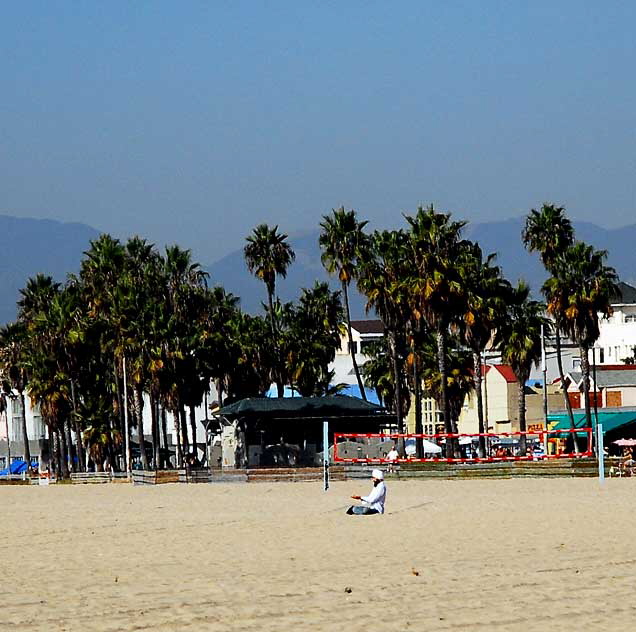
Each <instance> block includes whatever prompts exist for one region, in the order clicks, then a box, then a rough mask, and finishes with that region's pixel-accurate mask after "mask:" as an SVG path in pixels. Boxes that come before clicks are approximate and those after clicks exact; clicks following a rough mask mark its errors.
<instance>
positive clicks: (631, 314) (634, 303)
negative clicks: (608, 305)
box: [590, 282, 636, 364]
mask: <svg viewBox="0 0 636 632" xmlns="http://www.w3.org/2000/svg"><path fill="white" fill-rule="evenodd" d="M619 288H620V291H621V294H622V296H621V297H620V298H617V299H614V300H613V301H612V308H613V310H614V313H613V314H612V315H611V316H610V318H609V319H601V321H600V323H599V324H600V332H601V335H600V336H599V339H598V340H597V341H596V344H595V345H594V349H595V355H596V363H597V364H623V363H624V362H623V361H624V359H627V358H634V355H635V354H634V346H636V288H634V287H632V286H631V285H628V284H627V283H622V282H621V283H619ZM591 361H592V358H591V357H590V362H591Z"/></svg>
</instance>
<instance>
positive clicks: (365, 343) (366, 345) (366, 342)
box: [354, 340, 373, 353]
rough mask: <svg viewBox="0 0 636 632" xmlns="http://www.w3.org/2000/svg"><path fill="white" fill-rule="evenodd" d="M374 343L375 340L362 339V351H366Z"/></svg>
mask: <svg viewBox="0 0 636 632" xmlns="http://www.w3.org/2000/svg"><path fill="white" fill-rule="evenodd" d="M354 344H355V343H354ZM372 344H373V340H361V341H360V352H361V353H364V352H365V351H366V350H367V349H368V348H369V347H370V346H371V345H372Z"/></svg>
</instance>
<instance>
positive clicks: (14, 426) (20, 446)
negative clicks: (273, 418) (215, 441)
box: [0, 394, 212, 470]
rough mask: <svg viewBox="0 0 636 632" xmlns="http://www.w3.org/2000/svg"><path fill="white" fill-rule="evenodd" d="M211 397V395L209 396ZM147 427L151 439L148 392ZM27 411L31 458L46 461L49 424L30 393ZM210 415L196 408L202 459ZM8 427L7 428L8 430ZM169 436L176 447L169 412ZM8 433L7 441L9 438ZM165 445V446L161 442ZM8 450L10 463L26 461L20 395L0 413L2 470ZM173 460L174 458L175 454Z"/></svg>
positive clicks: (174, 432) (0, 463)
mask: <svg viewBox="0 0 636 632" xmlns="http://www.w3.org/2000/svg"><path fill="white" fill-rule="evenodd" d="M208 399H209V400H210V401H211V400H212V398H211V397H210V398H208ZM144 400H145V401H144V412H143V418H144V430H145V435H144V436H145V438H146V440H147V441H148V440H149V439H150V428H151V423H152V419H151V411H150V400H149V398H148V397H147V396H144ZM25 407H26V410H25V415H26V422H27V434H28V437H29V450H30V453H31V462H34V463H36V464H37V465H38V466H39V465H40V464H43V465H46V464H47V463H48V460H49V434H48V429H47V427H46V424H44V422H43V421H42V417H41V415H40V411H39V410H38V408H37V406H36V407H33V406H31V402H30V400H29V397H28V396H26V397H25ZM187 417H188V419H187V425H188V435H189V437H190V441H192V437H191V436H190V435H191V430H190V419H189V411H188V415H187ZM209 417H210V415H209V414H206V410H205V406H204V405H201V406H199V407H197V408H196V409H195V419H196V422H195V423H196V429H197V445H198V456H199V459H202V458H203V457H204V455H205V448H204V445H205V441H206V438H205V437H206V427H205V421H206V419H208V418H209ZM7 431H8V432H7ZM72 435H73V440H74V441H75V440H76V438H75V433H74V432H73V431H72ZM167 435H168V436H167V439H168V447H169V448H171V449H174V445H175V444H176V436H177V434H176V429H175V420H174V417H173V415H172V414H171V413H167ZM7 437H8V441H7ZM131 440H132V441H135V442H136V441H137V431H136V429H132V430H131ZM162 447H163V446H162ZM9 454H10V456H11V463H13V462H14V461H23V460H24V457H25V450H24V441H23V436H22V407H21V404H20V399H19V397H17V394H16V396H15V397H13V398H11V399H9V400H8V410H7V414H6V417H5V415H4V414H0V470H3V469H4V468H5V467H7V466H8V465H9ZM173 462H174V458H173Z"/></svg>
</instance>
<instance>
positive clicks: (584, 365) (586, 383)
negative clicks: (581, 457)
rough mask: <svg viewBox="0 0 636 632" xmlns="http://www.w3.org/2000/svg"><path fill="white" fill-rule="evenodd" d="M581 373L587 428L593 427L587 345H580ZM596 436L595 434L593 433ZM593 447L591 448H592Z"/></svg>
mask: <svg viewBox="0 0 636 632" xmlns="http://www.w3.org/2000/svg"><path fill="white" fill-rule="evenodd" d="M579 350H580V354H581V372H582V373H583V398H584V402H585V427H586V428H591V427H592V411H591V410H590V359H589V357H588V355H587V354H588V351H589V349H588V347H587V345H580V347H579ZM574 434H576V433H574ZM592 436H594V433H592ZM590 447H591V446H590Z"/></svg>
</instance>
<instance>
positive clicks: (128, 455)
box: [123, 353, 143, 480]
mask: <svg viewBox="0 0 636 632" xmlns="http://www.w3.org/2000/svg"><path fill="white" fill-rule="evenodd" d="M123 368H124V432H125V433H126V474H127V475H128V480H130V476H131V474H130V472H131V468H130V430H129V428H128V378H127V376H126V354H125V353H124V361H123ZM142 449H143V446H142Z"/></svg>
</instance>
